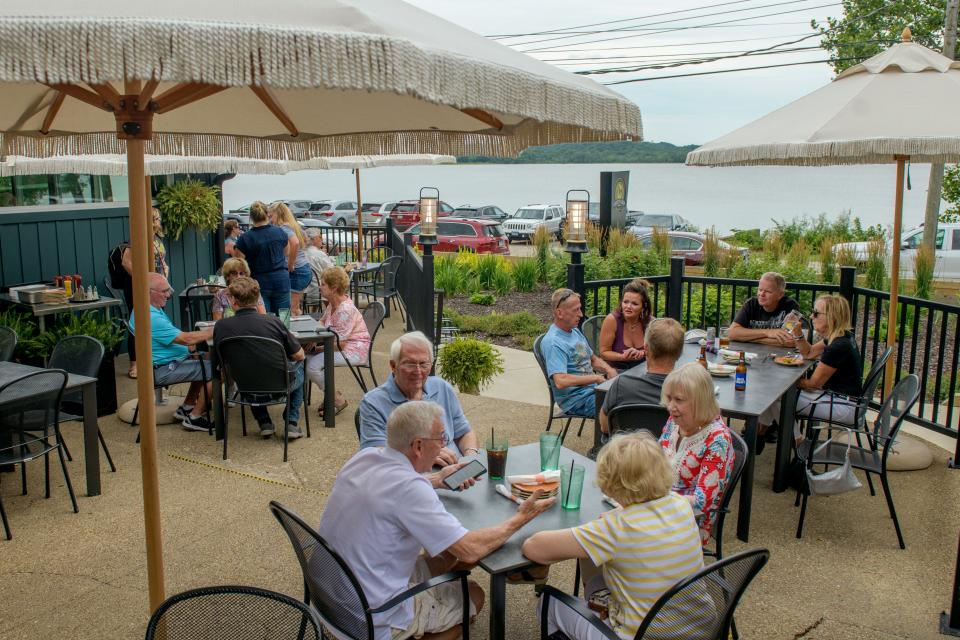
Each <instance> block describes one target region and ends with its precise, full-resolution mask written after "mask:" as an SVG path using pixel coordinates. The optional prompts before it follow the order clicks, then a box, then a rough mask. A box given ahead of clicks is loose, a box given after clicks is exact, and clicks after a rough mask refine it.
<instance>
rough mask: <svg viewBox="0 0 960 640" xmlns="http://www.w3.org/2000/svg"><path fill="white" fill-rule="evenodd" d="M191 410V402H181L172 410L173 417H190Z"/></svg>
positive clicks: (184, 418) (183, 418)
mask: <svg viewBox="0 0 960 640" xmlns="http://www.w3.org/2000/svg"><path fill="white" fill-rule="evenodd" d="M191 411H193V405H192V404H182V405H180V406H179V407H177V410H176V411H174V412H173V417H174V418H176V419H177V420H186V419H187V418H189V417H190V412H191Z"/></svg>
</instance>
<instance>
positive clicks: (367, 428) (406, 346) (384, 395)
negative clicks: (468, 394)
mask: <svg viewBox="0 0 960 640" xmlns="http://www.w3.org/2000/svg"><path fill="white" fill-rule="evenodd" d="M432 368H433V343H432V342H430V340H429V339H428V338H427V336H425V335H424V334H423V332H421V331H411V332H410V333H405V334H403V335H402V336H400V337H399V338H397V339H396V340H394V341H393V344H391V345H390V370H391V372H392V373H391V374H390V377H388V378H387V380H386V382H384V383H383V384H382V385H380V386H379V387H377V388H376V389H374V390H372V391H370V392H369V393H367V394H366V395H365V396H364V397H363V400H361V401H360V448H361V449H363V448H366V447H382V446H384V444H386V441H387V419H388V418H389V417H390V414H391V413H392V412H393V410H394V409H396V408H397V407H399V406H400V405H402V404H404V403H405V402H409V401H411V400H428V401H430V402H435V403H437V404H439V405H440V406H441V407H443V412H444V416H443V430H444V433H446V436H447V445H446V446H445V447H443V448H442V449H441V450H440V453H439V454H438V455H437V458H436V460H435V461H434V464H436V465H438V466H441V467H445V466H447V465H448V464H453V463H455V462H457V461H458V460H459V459H460V458H461V457H462V456H470V455H475V454H477V453H479V451H480V449H479V445H478V444H477V435H476V434H475V433H474V432H473V430H472V429H471V428H470V423H469V422H467V418H466V416H465V415H463V409H462V408H461V407H460V401H459V400H458V399H457V394H456V392H455V391H454V390H453V387H451V386H450V383H448V382H447V381H446V380H443V379H442V378H438V377H437V376H431V375H430V370H431V369H432Z"/></svg>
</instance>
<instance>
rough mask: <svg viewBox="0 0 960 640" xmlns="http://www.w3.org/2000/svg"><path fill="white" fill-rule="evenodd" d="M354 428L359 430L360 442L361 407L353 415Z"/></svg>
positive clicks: (358, 438) (358, 440)
mask: <svg viewBox="0 0 960 640" xmlns="http://www.w3.org/2000/svg"><path fill="white" fill-rule="evenodd" d="M353 427H354V428H355V429H356V430H357V442H360V407H357V410H356V411H355V412H354V413H353Z"/></svg>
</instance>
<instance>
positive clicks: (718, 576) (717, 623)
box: [540, 549, 770, 640]
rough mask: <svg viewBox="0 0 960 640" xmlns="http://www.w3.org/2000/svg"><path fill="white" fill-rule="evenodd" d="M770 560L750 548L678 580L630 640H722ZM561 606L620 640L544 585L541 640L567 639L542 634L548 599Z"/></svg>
mask: <svg viewBox="0 0 960 640" xmlns="http://www.w3.org/2000/svg"><path fill="white" fill-rule="evenodd" d="M769 558H770V552H769V551H767V550H766V549H753V550H750V551H744V552H742V553H738V554H736V555H733V556H730V557H729V558H724V559H723V560H719V561H717V562H715V563H713V564H711V565H709V566H707V567H705V568H703V569H701V570H700V571H698V572H697V573H695V574H693V575H691V576H688V577H686V578H684V579H683V580H680V581H679V582H677V583H676V584H675V585H674V586H673V587H671V588H670V589H669V590H667V592H666V593H664V594H663V595H662V596H660V597H659V598H658V599H657V601H656V602H655V603H654V605H653V606H652V607H651V608H650V610H649V611H648V612H647V615H646V616H644V618H643V622H641V623H640V627H639V628H638V629H637V633H636V635H634V639H635V640H639V639H640V638H643V637H650V638H684V639H685V640H726V638H727V637H728V633H729V630H730V624H731V621H732V620H733V614H734V611H735V610H736V608H737V605H738V604H739V602H740V598H741V597H742V596H743V593H744V592H745V591H746V590H747V587H748V586H750V582H751V581H752V580H753V579H754V578H755V577H756V576H757V574H758V573H760V570H761V569H763V566H764V565H765V564H766V563H767V560H768V559H769ZM551 600H554V601H556V604H555V606H566V607H568V608H570V609H572V610H573V611H575V612H576V613H577V614H578V615H580V616H581V617H583V618H584V619H585V620H587V621H588V622H589V623H590V624H591V625H592V626H593V627H594V628H595V629H596V630H597V631H599V633H600V635H602V636H603V637H605V638H609V639H610V640H619V637H620V636H618V635H617V633H616V632H615V631H614V630H613V629H612V628H610V627H609V626H607V624H606V623H605V622H604V621H603V620H601V619H600V618H599V617H597V615H596V614H595V613H594V612H593V611H592V610H591V609H589V608H588V607H587V603H586V602H584V601H583V600H581V599H579V598H576V597H574V596H571V595H569V594H566V593H564V592H563V591H560V590H559V589H557V588H556V587H553V586H550V585H547V586H545V587H544V588H543V593H542V596H541V602H540V606H541V614H540V638H541V640H548V638H549V640H557V639H558V638H566V637H567V636H566V635H564V634H563V633H562V632H559V631H558V632H556V633H555V634H553V635H549V636H548V633H547V623H548V620H547V613H548V611H549V607H550V601H551Z"/></svg>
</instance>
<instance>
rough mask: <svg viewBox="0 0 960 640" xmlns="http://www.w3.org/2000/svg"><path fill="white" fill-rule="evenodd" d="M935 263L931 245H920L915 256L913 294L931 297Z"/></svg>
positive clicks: (920, 296) (927, 298) (919, 296)
mask: <svg viewBox="0 0 960 640" xmlns="http://www.w3.org/2000/svg"><path fill="white" fill-rule="evenodd" d="M934 264H935V262H934V254H933V251H931V250H930V247H925V246H924V247H920V248H919V249H918V250H917V253H916V254H915V255H914V256H913V278H914V281H913V287H914V288H913V295H915V296H916V297H918V298H923V299H924V300H929V299H930V292H931V290H932V289H933V267H934Z"/></svg>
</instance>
